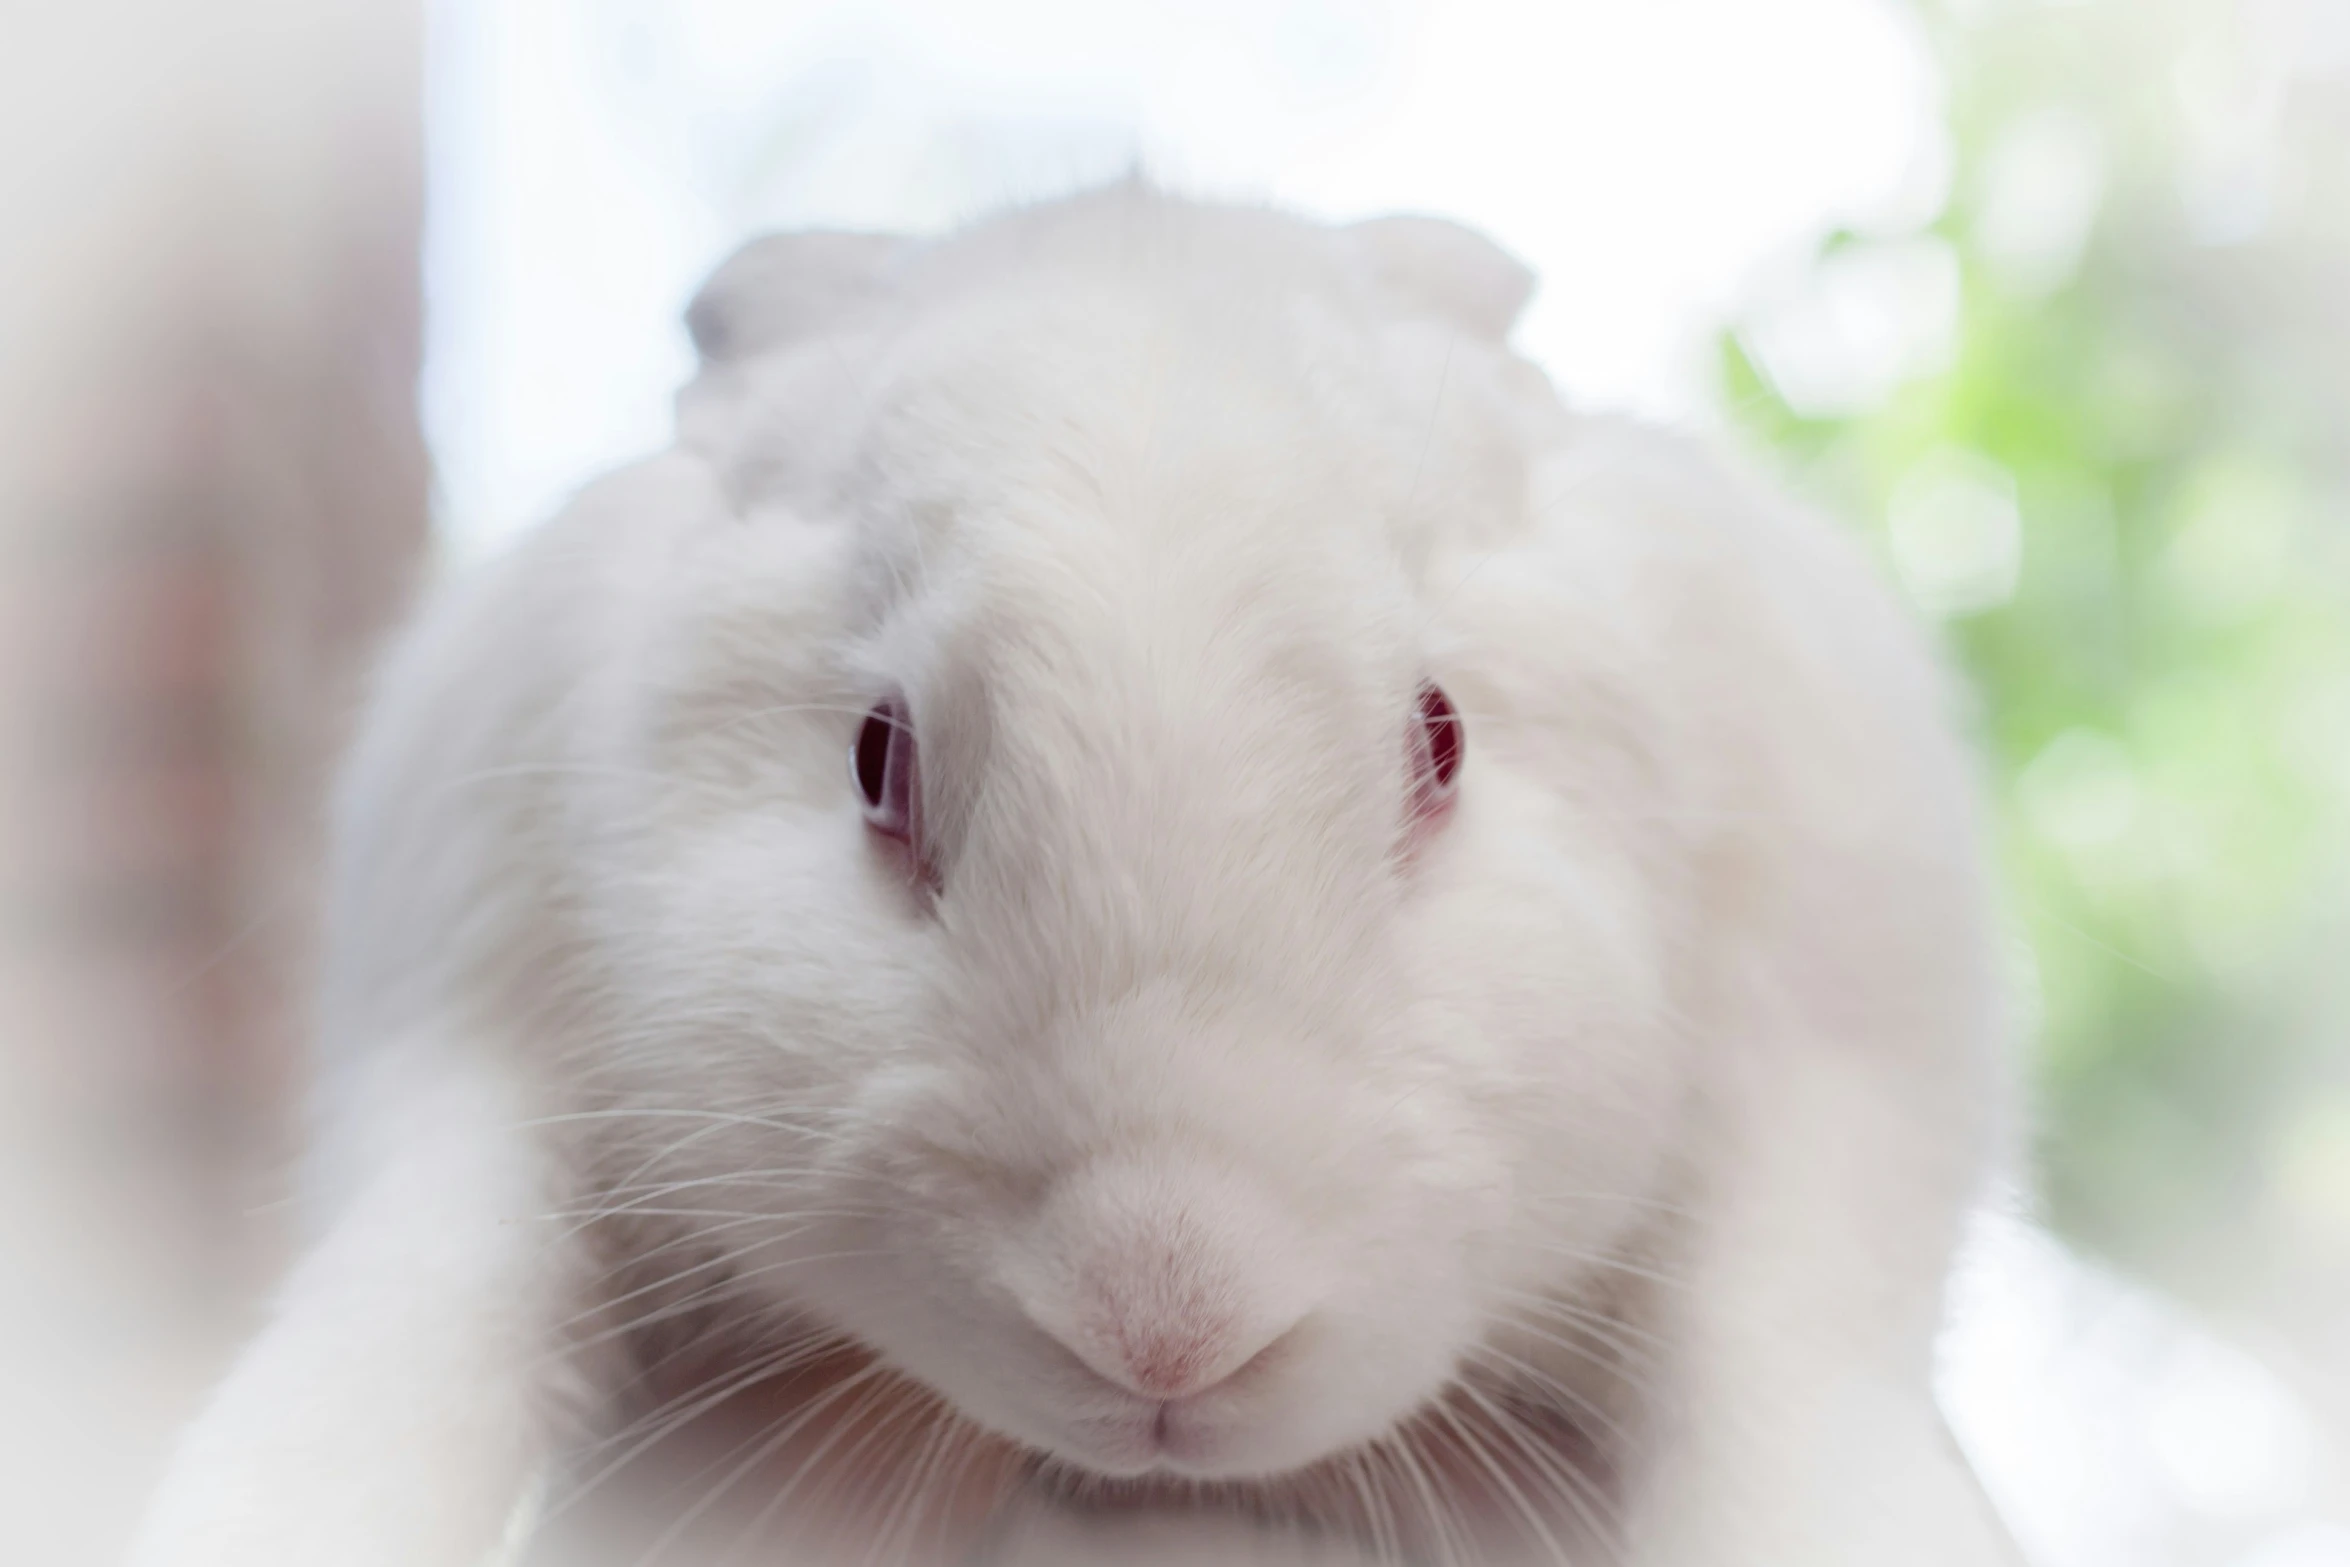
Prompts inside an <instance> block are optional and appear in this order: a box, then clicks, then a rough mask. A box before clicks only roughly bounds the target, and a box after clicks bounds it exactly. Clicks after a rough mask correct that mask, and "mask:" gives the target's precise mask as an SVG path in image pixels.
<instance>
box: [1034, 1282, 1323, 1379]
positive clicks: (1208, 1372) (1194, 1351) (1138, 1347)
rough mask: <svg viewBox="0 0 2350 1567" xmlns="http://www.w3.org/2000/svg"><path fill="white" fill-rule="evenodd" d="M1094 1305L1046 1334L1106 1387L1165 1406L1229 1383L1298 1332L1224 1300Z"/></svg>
mask: <svg viewBox="0 0 2350 1567" xmlns="http://www.w3.org/2000/svg"><path fill="white" fill-rule="evenodd" d="M1088 1306H1089V1307H1090V1309H1085V1310H1081V1311H1079V1312H1077V1313H1075V1314H1073V1316H1072V1317H1071V1318H1067V1319H1063V1320H1062V1321H1059V1322H1055V1323H1050V1324H1049V1325H1046V1331H1047V1332H1050V1333H1051V1334H1052V1335H1053V1337H1055V1338H1056V1339H1058V1340H1060V1342H1061V1343H1062V1345H1063V1346H1064V1347H1066V1348H1067V1349H1068V1350H1069V1351H1070V1352H1071V1353H1073V1354H1075V1355H1076V1356H1077V1358H1078V1359H1079V1360H1081V1361H1083V1362H1085V1364H1086V1366H1087V1367H1088V1368H1089V1369H1090V1370H1092V1372H1093V1373H1094V1374H1095V1375H1096V1376H1099V1377H1100V1378H1102V1380H1104V1381H1106V1382H1112V1383H1115V1384H1116V1385H1118V1386H1119V1387H1122V1388H1124V1389H1126V1390H1127V1391H1128V1392H1130V1393H1138V1394H1140V1395H1142V1396H1143V1397H1144V1398H1150V1399H1157V1400H1159V1401H1161V1402H1167V1401H1171V1400H1174V1399H1178V1398H1188V1397H1190V1396H1191V1395H1192V1394H1194V1393H1203V1392H1206V1391H1207V1390H1208V1389H1209V1388H1212V1387H1216V1386H1218V1385H1219V1384H1221V1383H1223V1382H1226V1381H1228V1380H1230V1379H1231V1378H1232V1377H1233V1376H1234V1375H1235V1374H1237V1373H1238V1372H1239V1371H1240V1370H1241V1369H1242V1368H1243V1367H1245V1366H1248V1365H1251V1364H1253V1363H1255V1362H1256V1361H1258V1360H1260V1359H1262V1358H1265V1357H1266V1356H1268V1355H1269V1354H1270V1353H1271V1352H1272V1351H1273V1350H1274V1349H1275V1348H1276V1346H1278V1345H1279V1344H1280V1343H1281V1341H1282V1340H1284V1339H1286V1338H1288V1337H1289V1335H1290V1334H1291V1332H1293V1331H1294V1330H1295V1328H1296V1326H1297V1322H1296V1319H1294V1318H1289V1319H1282V1320H1278V1321H1272V1322H1267V1321H1264V1320H1262V1319H1255V1320H1252V1319H1251V1318H1250V1317H1249V1316H1248V1314H1246V1313H1242V1312H1238V1311H1235V1310H1234V1309H1232V1307H1231V1306H1230V1305H1228V1304H1226V1303H1224V1302H1221V1301H1214V1300H1205V1299H1197V1298H1195V1299H1192V1300H1178V1301H1170V1300H1167V1299H1165V1298H1164V1297H1159V1298H1155V1299H1154V1298H1152V1295H1151V1294H1149V1293H1145V1294H1142V1295H1140V1296H1139V1298H1138V1297H1137V1296H1136V1295H1131V1294H1123V1293H1121V1292H1116V1291H1102V1292H1100V1293H1098V1294H1096V1295H1095V1296H1094V1299H1093V1300H1092V1301H1090V1302H1088ZM1052 1315H1054V1316H1058V1315H1059V1314H1058V1313H1054V1314H1052Z"/></svg>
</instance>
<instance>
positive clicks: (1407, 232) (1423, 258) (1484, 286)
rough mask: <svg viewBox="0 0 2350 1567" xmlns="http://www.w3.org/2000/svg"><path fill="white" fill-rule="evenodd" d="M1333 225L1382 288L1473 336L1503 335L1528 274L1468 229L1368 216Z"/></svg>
mask: <svg viewBox="0 0 2350 1567" xmlns="http://www.w3.org/2000/svg"><path fill="white" fill-rule="evenodd" d="M1340 232H1341V233H1342V234H1343V235H1344V236H1345V237H1346V239H1347V240H1348V241H1349V242H1350V243H1351V244H1352V245H1353V246H1354V247H1355V249H1356V251H1357V253H1358V254H1360V255H1361V256H1362V257H1363V259H1364V260H1365V261H1366V262H1367V263H1368V264H1369V266H1370V269H1371V273H1372V275H1373V276H1374V277H1375V278H1377V279H1378V281H1379V283H1380V285H1381V286H1382V287H1384V288H1385V289H1386V290H1387V291H1388V292H1389V293H1391V294H1393V295H1395V296H1396V297H1397V298H1398V299H1401V300H1403V301H1405V302H1407V303H1408V304H1410V305H1412V306H1414V307H1416V308H1417V309H1420V310H1424V311H1426V312H1428V313H1430V314H1432V315H1436V316H1441V317H1443V318H1444V319H1445V320H1447V321H1450V322H1452V323H1453V324H1454V325H1456V326H1459V327H1462V328H1464V329H1466V330H1468V331H1470V332H1474V333H1476V334H1477V335H1478V336H1480V337H1487V338H1492V339H1493V340H1494V341H1496V342H1498V341H1500V340H1501V339H1503V338H1505V337H1507V336H1509V331H1510V327H1511V326H1512V325H1514V324H1515V323H1516V321H1517V319H1518V312H1519V311H1521V310H1523V309H1525V308H1526V301H1527V300H1528V299H1529V298H1531V297H1533V293H1534V274H1533V272H1532V271H1531V270H1529V269H1528V268H1527V266H1526V264H1525V263H1524V262H1522V261H1520V260H1518V258H1517V257H1515V256H1513V255H1511V254H1510V253H1509V252H1508V251H1506V250H1503V249H1502V248H1501V247H1500V246H1499V245H1496V244H1495V243H1494V242H1493V241H1491V240H1489V239H1487V238H1486V237H1485V236H1484V235H1482V234H1480V233H1478V232H1477V231H1476V230H1474V229H1468V228H1463V227H1462V226H1461V225H1460V224H1458V223H1452V222H1448V221H1446V220H1445V219H1443V218H1420V217H1392V218H1373V219H1371V220H1370V221H1368V222H1365V223H1356V224H1352V225H1350V226H1348V227H1347V228H1345V229H1342V230H1340Z"/></svg>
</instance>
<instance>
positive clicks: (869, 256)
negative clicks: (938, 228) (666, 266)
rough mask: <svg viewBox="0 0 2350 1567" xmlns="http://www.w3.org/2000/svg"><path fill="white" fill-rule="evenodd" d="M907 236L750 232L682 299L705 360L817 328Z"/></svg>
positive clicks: (868, 281)
mask: <svg viewBox="0 0 2350 1567" xmlns="http://www.w3.org/2000/svg"><path fill="white" fill-rule="evenodd" d="M904 243H905V242H904V241H903V240H901V239H899V238H897V237H896V236H895V235H889V234H844V233H832V232H821V231H818V232H807V233H798V234H769V235H766V236H764V237H762V238H759V239H754V240H752V241H751V242H750V243H748V244H746V245H744V246H743V247H742V248H741V249H740V250H737V251H736V252H735V253H734V254H733V255H731V256H729V257H727V258H726V260H724V261H722V262H720V263H719V265H718V270H717V271H715V272H713V273H711V274H710V277H709V280H708V281H707V282H705V283H704V284H703V285H702V287H701V292H699V293H697V294H695V295H694V299H693V303H692V304H690V305H688V306H686V310H685V326H686V331H687V332H689V333H690V334H692V336H693V340H694V348H695V349H696V350H697V351H698V352H699V353H700V354H701V356H702V361H703V363H705V364H720V363H725V362H727V361H730V360H739V359H748V358H750V357H752V356H753V355H756V354H759V353H761V352H764V351H765V350H767V349H770V348H774V347H777V346H779V345H781V344H783V343H786V342H789V341H790V340H791V339H793V338H795V337H799V336H801V335H803V334H805V333H809V332H814V331H818V330H821V329H822V327H823V326H824V324H825V322H826V321H827V320H828V319H829V318H831V317H833V316H835V315H838V314H839V313H840V312H841V311H843V310H844V309H846V308H847V307H848V306H849V305H851V304H852V303H854V302H855V301H856V300H857V299H858V298H859V297H860V296H861V295H863V294H864V293H865V292H866V291H867V290H868V289H870V288H871V287H872V286H873V283H874V281H875V279H876V278H877V277H878V276H879V275H880V272H881V269H882V267H883V265H884V263H886V262H887V261H888V259H889V257H890V255H891V254H892V253H893V252H894V251H896V250H897V249H898V248H899V247H900V246H901V245H903V244H904Z"/></svg>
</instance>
